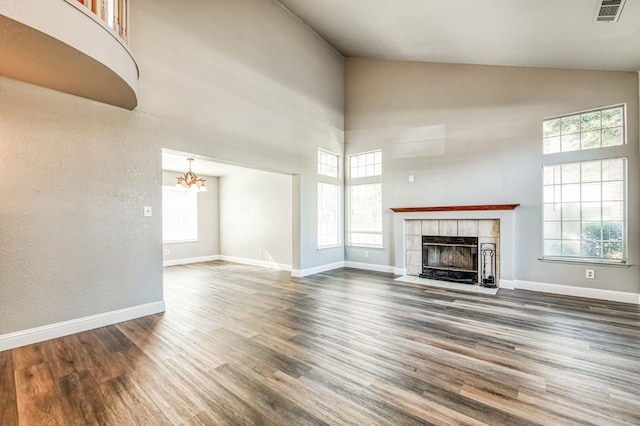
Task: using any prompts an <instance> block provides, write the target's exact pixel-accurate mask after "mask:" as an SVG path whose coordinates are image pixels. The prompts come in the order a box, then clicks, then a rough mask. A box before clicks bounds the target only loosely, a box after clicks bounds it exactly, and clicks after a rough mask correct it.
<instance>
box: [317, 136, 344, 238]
mask: <svg viewBox="0 0 640 426" xmlns="http://www.w3.org/2000/svg"><path fill="white" fill-rule="evenodd" d="M339 172H340V169H339V166H338V156H337V155H336V154H333V153H331V152H328V151H324V150H322V149H318V175H319V176H318V180H319V182H318V247H319V248H323V247H333V246H337V245H340V216H341V215H340V184H339V181H338V177H339V175H340V173H339Z"/></svg>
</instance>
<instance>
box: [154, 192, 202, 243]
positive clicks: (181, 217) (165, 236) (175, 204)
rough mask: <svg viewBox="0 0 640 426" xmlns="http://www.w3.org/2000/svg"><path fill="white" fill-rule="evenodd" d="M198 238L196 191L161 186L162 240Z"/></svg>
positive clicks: (191, 239)
mask: <svg viewBox="0 0 640 426" xmlns="http://www.w3.org/2000/svg"><path fill="white" fill-rule="evenodd" d="M197 239H198V193H197V192H193V191H184V190H180V189H178V188H176V187H175V186H163V187H162V242H163V243H175V242H183V241H197Z"/></svg>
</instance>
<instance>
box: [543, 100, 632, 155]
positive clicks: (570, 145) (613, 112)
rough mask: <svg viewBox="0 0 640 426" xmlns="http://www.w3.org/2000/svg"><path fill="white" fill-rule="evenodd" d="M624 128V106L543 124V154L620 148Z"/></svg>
mask: <svg viewBox="0 0 640 426" xmlns="http://www.w3.org/2000/svg"><path fill="white" fill-rule="evenodd" d="M624 128H625V126H624V106H616V107H613V108H606V109H599V110H594V111H587V112H583V113H580V114H572V115H567V116H564V117H556V118H552V119H549V120H544V122H543V124H542V132H543V137H544V139H543V153H544V154H553V153H556V152H567V151H579V150H583V149H593V148H601V147H607V146H615V145H622V144H623V143H624V135H625V132H624Z"/></svg>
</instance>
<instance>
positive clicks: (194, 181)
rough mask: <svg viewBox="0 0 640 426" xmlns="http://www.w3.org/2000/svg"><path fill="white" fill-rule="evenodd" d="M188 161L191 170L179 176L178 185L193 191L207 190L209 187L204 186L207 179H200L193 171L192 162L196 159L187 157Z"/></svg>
mask: <svg viewBox="0 0 640 426" xmlns="http://www.w3.org/2000/svg"><path fill="white" fill-rule="evenodd" d="M187 161H188V162H189V171H188V172H186V173H185V174H184V176H178V177H177V179H178V183H176V187H178V188H181V189H186V190H189V191H193V192H207V187H206V186H204V182H205V179H200V178H199V177H198V176H196V174H195V173H193V172H192V171H191V162H193V161H194V159H193V158H187Z"/></svg>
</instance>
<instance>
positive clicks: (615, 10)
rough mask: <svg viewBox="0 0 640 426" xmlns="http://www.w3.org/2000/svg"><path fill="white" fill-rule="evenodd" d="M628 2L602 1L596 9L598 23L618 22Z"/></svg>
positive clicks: (622, 0)
mask: <svg viewBox="0 0 640 426" xmlns="http://www.w3.org/2000/svg"><path fill="white" fill-rule="evenodd" d="M625 2H626V0H600V1H599V2H598V8H597V9H596V22H618V19H620V13H621V12H622V8H623V7H624V3H625Z"/></svg>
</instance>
